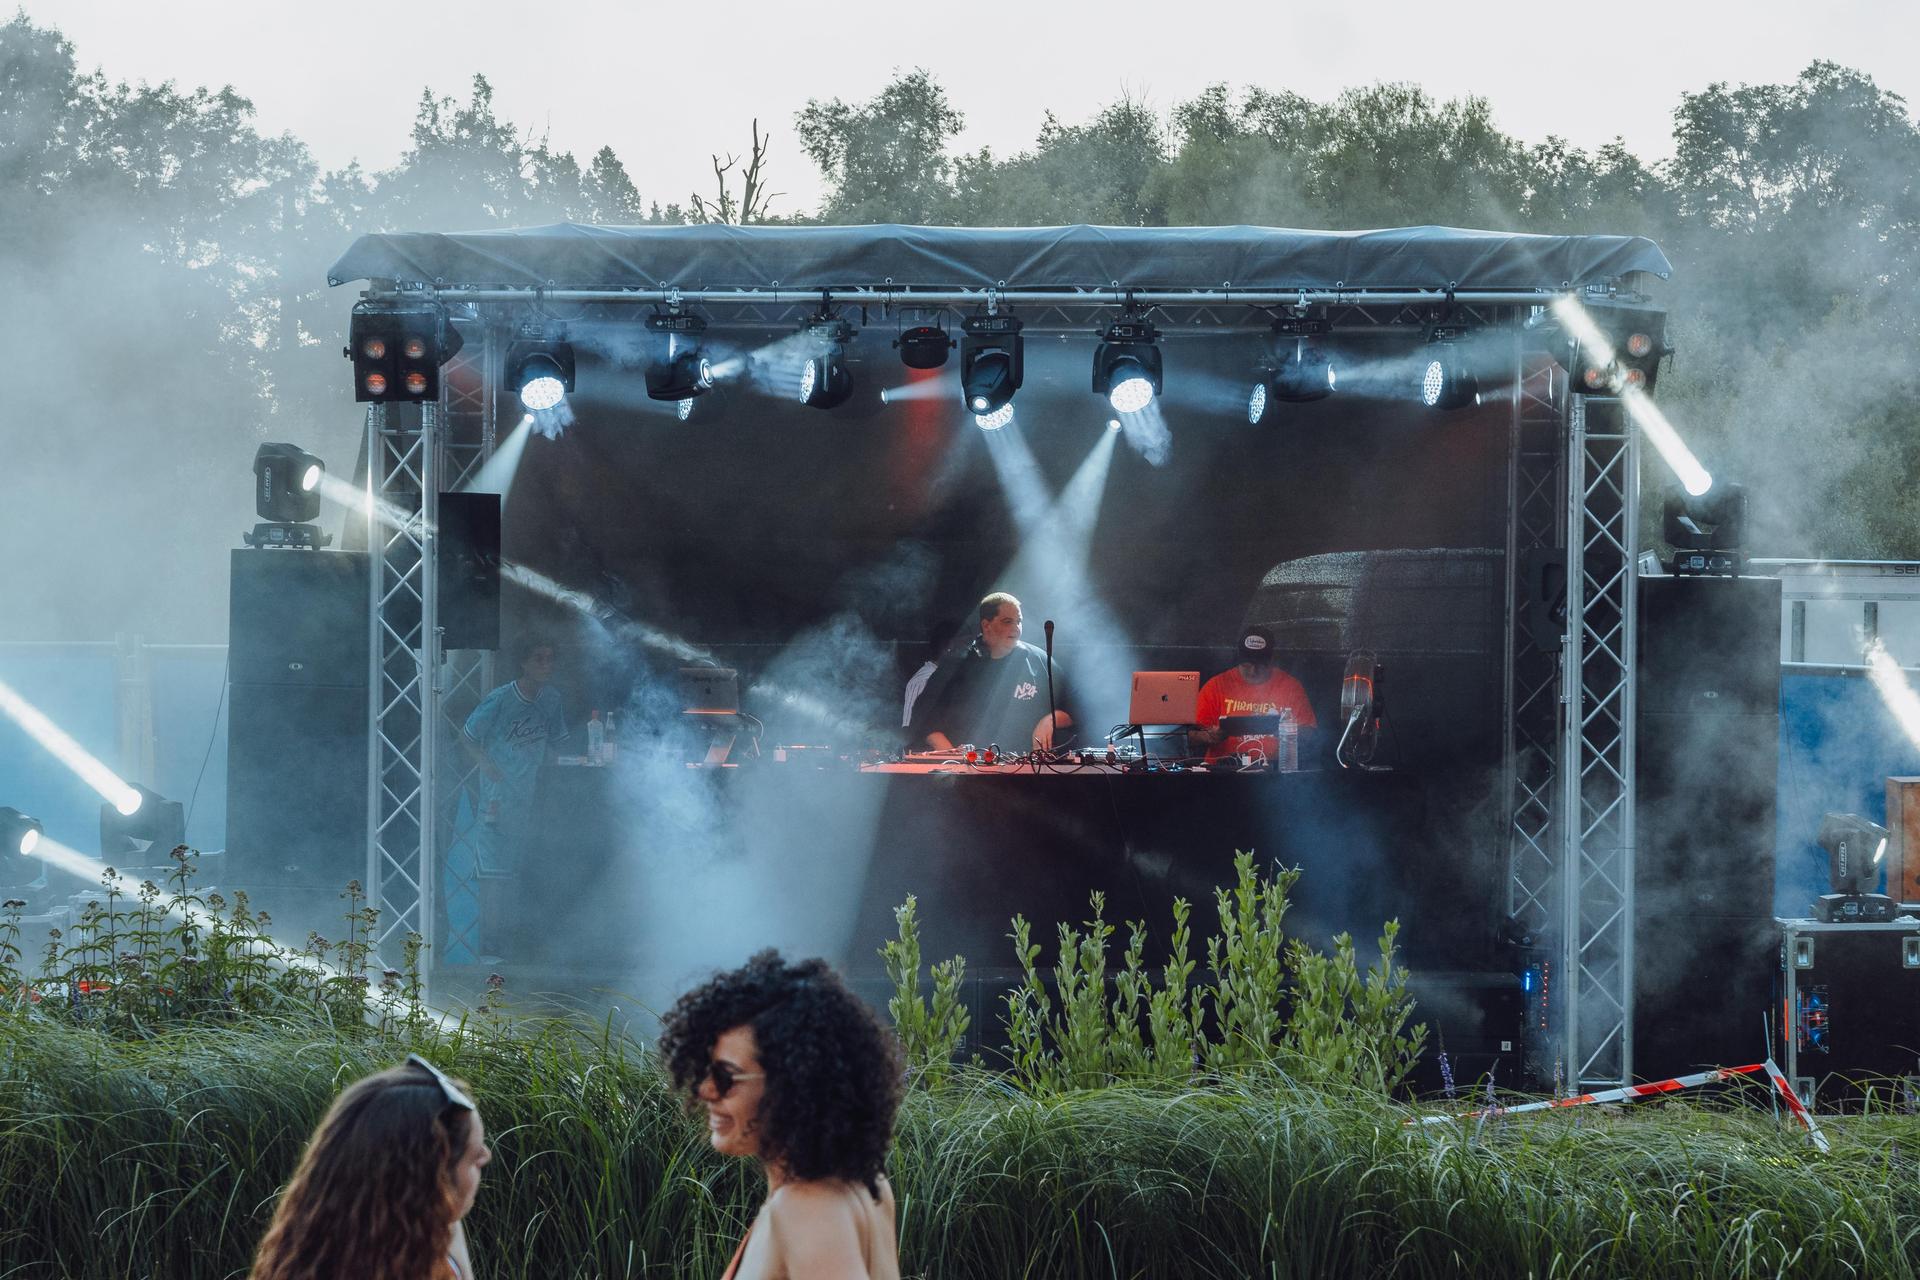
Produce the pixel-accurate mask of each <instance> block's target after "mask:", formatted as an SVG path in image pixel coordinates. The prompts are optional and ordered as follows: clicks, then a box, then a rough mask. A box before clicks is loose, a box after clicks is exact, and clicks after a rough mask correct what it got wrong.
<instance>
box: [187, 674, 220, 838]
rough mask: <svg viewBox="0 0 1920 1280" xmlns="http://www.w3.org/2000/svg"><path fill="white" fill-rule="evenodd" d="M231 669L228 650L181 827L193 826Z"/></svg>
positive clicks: (211, 755) (216, 734)
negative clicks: (205, 741) (211, 719)
mask: <svg viewBox="0 0 1920 1280" xmlns="http://www.w3.org/2000/svg"><path fill="white" fill-rule="evenodd" d="M232 669H233V652H232V650H231V649H229V650H228V652H227V656H226V658H225V659H224V660H223V661H222V662H221V664H220V700H219V701H218V702H216V703H214V704H213V724H212V726H211V727H209V728H208V730H207V749H206V750H205V751H204V752H202V753H201V755H200V773H199V775H198V776H196V777H195V778H194V780H193V794H192V795H191V796H189V797H187V816H186V819H185V821H184V822H183V823H182V824H181V825H182V826H186V827H190V826H192V825H193V806H194V803H195V802H196V801H198V800H199V799H200V783H201V782H202V781H203V780H204V779H205V778H206V776H207V761H209V760H211V759H213V740H214V738H215V737H217V736H218V735H219V733H220V713H221V712H222V711H224V710H225V709H226V706H227V676H228V674H229V673H230V672H231V671H232Z"/></svg>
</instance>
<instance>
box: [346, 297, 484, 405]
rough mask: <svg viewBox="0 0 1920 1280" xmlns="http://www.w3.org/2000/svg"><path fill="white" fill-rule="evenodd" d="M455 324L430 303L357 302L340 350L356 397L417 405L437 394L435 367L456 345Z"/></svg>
mask: <svg viewBox="0 0 1920 1280" xmlns="http://www.w3.org/2000/svg"><path fill="white" fill-rule="evenodd" d="M461 345H462V340H461V337H460V331H459V329H457V328H455V327H454V325H453V322H452V321H450V320H449V319H448V318H447V313H446V310H445V309H444V308H442V307H439V306H436V305H434V304H432V303H407V304H403V305H396V304H393V303H386V302H361V303H358V304H356V305H355V306H354V308H353V316H352V318H351V319H350V320H349V322H348V324H347V346H346V349H345V350H344V351H343V352H342V354H343V355H345V356H346V357H347V359H349V360H351V361H352V362H353V398H354V399H355V400H356V401H377V402H380V403H387V404H395V403H412V404H419V403H422V402H424V401H428V400H438V399H439V398H440V366H441V365H443V364H445V363H446V362H447V361H449V360H451V359H452V358H453V357H454V355H455V354H456V353H457V352H458V351H459V350H460V347H461Z"/></svg>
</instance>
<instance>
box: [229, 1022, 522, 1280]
mask: <svg viewBox="0 0 1920 1280" xmlns="http://www.w3.org/2000/svg"><path fill="white" fill-rule="evenodd" d="M490 1159H492V1154H491V1153H490V1152H489V1151H488V1149H487V1136H486V1129H485V1127H484V1126H483V1125H482V1124H481V1122H480V1110H479V1108H478V1107H476V1106H474V1104H473V1099H472V1098H471V1097H469V1096H468V1094H467V1090H466V1088H465V1087H464V1086H463V1085H461V1084H460V1083H459V1082H458V1081H455V1080H452V1079H449V1078H448V1077H447V1076H446V1075H444V1074H443V1073H442V1072H441V1071H440V1069H439V1068H438V1067H435V1066H434V1065H433V1064H432V1063H430V1062H428V1061H427V1060H426V1059H425V1058H422V1057H420V1056H418V1055H412V1056H409V1057H408V1058H407V1060H406V1061H405V1062H404V1063H402V1064H401V1065H399V1066H397V1067H391V1068H389V1069H387V1070H385V1071H380V1072H376V1073H374V1074H373V1075H370V1076H368V1077H367V1078H366V1079H364V1080H359V1081H356V1082H354V1083H353V1084H351V1085H349V1086H348V1087H347V1089H346V1091H345V1092H343V1093H342V1094H341V1095H340V1096H339V1097H338V1098H336V1099H334V1103H333V1106H332V1107H331V1108H329V1109H328V1111H327V1115H326V1118H325V1119H324V1120H322V1121H321V1122H320V1127H319V1128H318V1129H317V1130H315V1131H314V1135H313V1139H312V1141H310V1142H309V1143H308V1144H307V1150H306V1154H305V1155H303V1156H302V1157H301V1158H300V1167H299V1168H298V1169H297V1170H296V1171H295V1172H294V1175H293V1181H292V1182H290V1183H288V1184H287V1190H286V1193H285V1194H284V1195H282V1196H281V1197H280V1205H279V1207H278V1208H277V1209H275V1210H274V1214H273V1225H272V1226H270V1227H268V1228H267V1234H266V1238H265V1239H263V1240H262V1241H261V1242H260V1252H259V1254H258V1256H256V1257H255V1258H254V1261H253V1270H252V1272H250V1273H249V1280H447V1277H449V1276H451V1277H453V1280H473V1265H472V1263H471V1262H470V1261H469V1260H468V1257H467V1242H466V1233H465V1232H464V1231H463V1230H462V1229H461V1226H460V1220H461V1219H462V1218H464V1217H466V1215H467V1210H468V1209H471V1208H472V1207H473V1198H474V1194H475V1193H476V1192H477V1191H479V1189H480V1170H481V1169H483V1168H485V1167H486V1165H487V1162H488V1161H489V1160H490Z"/></svg>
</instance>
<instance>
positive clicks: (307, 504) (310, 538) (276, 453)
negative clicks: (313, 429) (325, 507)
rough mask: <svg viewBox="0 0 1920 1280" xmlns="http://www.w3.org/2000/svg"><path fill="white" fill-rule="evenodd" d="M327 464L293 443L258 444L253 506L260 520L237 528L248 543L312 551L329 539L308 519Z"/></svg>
mask: <svg viewBox="0 0 1920 1280" xmlns="http://www.w3.org/2000/svg"><path fill="white" fill-rule="evenodd" d="M326 473H327V464H326V463H324V462H322V461H321V460H320V459H319V457H317V456H316V455H314V454H311V453H308V452H307V451H306V450H305V449H302V448H301V447H300V446H299V445H297V444H263V445H261V446H260V447H259V448H258V449H257V450H255V451H254V455H253V509H254V511H255V513H256V514H258V515H259V517H260V519H261V521H262V522H263V523H261V524H257V525H255V526H254V527H253V532H252V533H243V534H241V535H240V540H241V541H242V542H244V543H246V544H247V545H248V546H250V547H254V548H262V547H286V548H293V549H302V550H308V551H316V550H318V549H319V548H321V547H324V546H326V545H327V544H328V543H330V542H332V541H333V537H332V535H330V534H325V533H322V532H320V530H319V529H317V528H315V527H314V526H313V524H312V523H311V521H313V520H316V519H318V518H319V516H320V479H321V477H322V476H324V475H326Z"/></svg>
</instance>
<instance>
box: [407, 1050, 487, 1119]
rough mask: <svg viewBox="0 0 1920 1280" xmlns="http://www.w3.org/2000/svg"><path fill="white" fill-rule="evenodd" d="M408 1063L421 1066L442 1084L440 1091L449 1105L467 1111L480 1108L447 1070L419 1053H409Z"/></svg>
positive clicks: (438, 1083)
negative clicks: (443, 1069)
mask: <svg viewBox="0 0 1920 1280" xmlns="http://www.w3.org/2000/svg"><path fill="white" fill-rule="evenodd" d="M407 1065H408V1066H410V1067H419V1068H420V1069H421V1070H422V1071H424V1072H426V1073H427V1074H428V1075H430V1076H432V1077H433V1082H434V1083H435V1084H437V1085H439V1086H440V1092H441V1093H442V1094H443V1095H444V1096H445V1097H446V1099H447V1105H448V1106H450V1107H460V1108H462V1109H463V1110H466V1111H478V1110H480V1108H479V1107H476V1106H474V1105H473V1099H472V1098H469V1097H468V1096H467V1095H466V1093H465V1091H463V1090H462V1089H461V1088H460V1086H459V1085H457V1084H455V1083H454V1082H453V1080H452V1078H451V1077H450V1076H448V1075H447V1073H446V1072H444V1071H442V1070H441V1069H440V1068H438V1067H436V1066H434V1065H433V1064H432V1063H431V1062H428V1061H427V1060H426V1059H425V1058H423V1057H421V1056H420V1055H419V1054H417V1053H410V1054H408V1055H407Z"/></svg>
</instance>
